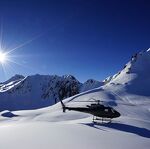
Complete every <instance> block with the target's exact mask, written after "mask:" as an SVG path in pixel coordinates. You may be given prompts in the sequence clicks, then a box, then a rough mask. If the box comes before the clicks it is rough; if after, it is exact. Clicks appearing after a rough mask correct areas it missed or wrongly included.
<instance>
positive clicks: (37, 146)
mask: <svg viewBox="0 0 150 149" xmlns="http://www.w3.org/2000/svg"><path fill="white" fill-rule="evenodd" d="M149 68H150V50H147V51H146V52H143V53H139V54H137V55H135V56H133V57H132V60H131V61H130V62H129V63H128V64H127V65H126V67H125V68H124V69H123V70H122V71H120V72H119V73H117V74H116V75H115V76H112V77H109V79H107V80H105V81H106V82H107V83H106V84H105V85H104V86H101V87H99V88H96V89H93V90H89V91H86V92H83V93H80V94H77V95H75V96H72V97H69V98H67V99H65V100H64V104H65V105H67V106H86V105H87V104H89V103H88V102H87V103H86V102H83V103H81V102H74V101H88V100H91V98H94V99H97V100H103V101H105V102H104V104H106V105H109V106H112V107H113V108H114V109H116V110H117V111H119V112H120V113H121V116H120V117H119V118H116V119H113V120H112V123H104V124H102V123H97V124H93V123H92V115H90V114H86V113H81V112H75V111H66V113H63V112H62V107H61V104H60V103H57V104H55V105H53V106H50V107H46V108H42V109H37V110H21V111H12V112H11V111H2V112H1V113H0V115H1V116H0V149H50V148H52V149H149V148H150V78H149V75H150V70H149Z"/></svg>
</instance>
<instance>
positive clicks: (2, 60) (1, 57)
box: [0, 51, 7, 63]
mask: <svg viewBox="0 0 150 149" xmlns="http://www.w3.org/2000/svg"><path fill="white" fill-rule="evenodd" d="M6 61H7V54H6V53H3V52H1V51H0V63H5V62H6Z"/></svg>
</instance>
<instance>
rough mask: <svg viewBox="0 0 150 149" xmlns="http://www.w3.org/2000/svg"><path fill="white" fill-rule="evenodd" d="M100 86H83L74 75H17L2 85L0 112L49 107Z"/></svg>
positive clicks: (94, 83)
mask: <svg viewBox="0 0 150 149" xmlns="http://www.w3.org/2000/svg"><path fill="white" fill-rule="evenodd" d="M91 80H92V79H91ZM100 86H102V83H101V82H99V81H96V80H93V81H92V82H89V81H86V82H85V83H83V84H82V83H80V82H79V81H78V80H77V79H76V78H75V77H74V76H72V75H64V76H57V75H39V74H36V75H31V76H27V77H23V76H21V75H15V76H14V77H12V78H11V79H9V80H8V81H6V82H4V83H2V84H0V99H2V100H1V101H0V111H2V110H25V109H38V108H42V107H47V106H50V105H53V104H55V103H56V102H58V101H60V100H59V99H60V98H61V99H65V98H67V97H70V96H73V95H75V94H78V93H80V92H83V91H87V90H90V89H93V88H97V87H100ZM10 101H11V102H10Z"/></svg>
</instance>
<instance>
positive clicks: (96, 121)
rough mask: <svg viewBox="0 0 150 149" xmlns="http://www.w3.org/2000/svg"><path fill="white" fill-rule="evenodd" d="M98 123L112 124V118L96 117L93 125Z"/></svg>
mask: <svg viewBox="0 0 150 149" xmlns="http://www.w3.org/2000/svg"><path fill="white" fill-rule="evenodd" d="M98 121H101V123H102V124H103V123H111V122H112V119H111V118H103V117H102V118H100V117H95V116H93V123H99V122H98Z"/></svg>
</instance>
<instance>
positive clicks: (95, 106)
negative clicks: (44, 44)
mask: <svg viewBox="0 0 150 149" xmlns="http://www.w3.org/2000/svg"><path fill="white" fill-rule="evenodd" d="M92 99H93V98H92ZM60 102H61V105H62V109H63V112H66V110H69V111H71V110H73V111H79V112H84V113H89V114H92V115H93V123H96V121H95V120H102V123H103V122H104V121H109V122H111V120H112V119H113V118H117V117H120V116H121V114H120V113H119V112H118V111H116V110H115V109H114V108H112V107H110V106H104V105H103V104H101V102H102V101H100V100H96V99H94V101H76V102H94V103H92V104H90V105H86V107H69V106H65V104H64V103H63V101H62V100H60ZM74 102H75V101H74Z"/></svg>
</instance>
